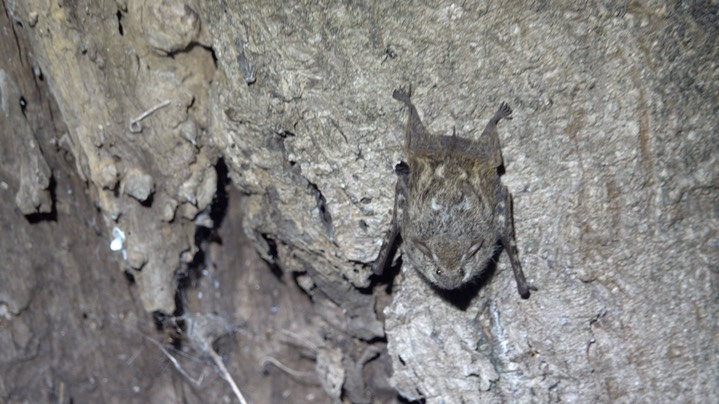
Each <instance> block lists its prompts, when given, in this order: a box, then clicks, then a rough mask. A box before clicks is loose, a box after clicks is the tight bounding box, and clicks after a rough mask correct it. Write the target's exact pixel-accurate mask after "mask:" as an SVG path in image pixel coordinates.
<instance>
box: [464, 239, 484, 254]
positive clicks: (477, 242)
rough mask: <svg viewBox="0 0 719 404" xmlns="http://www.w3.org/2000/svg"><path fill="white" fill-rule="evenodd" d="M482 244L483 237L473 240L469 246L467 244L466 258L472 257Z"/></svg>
mask: <svg viewBox="0 0 719 404" xmlns="http://www.w3.org/2000/svg"><path fill="white" fill-rule="evenodd" d="M483 244H484V239H481V240H475V241H474V242H473V243H472V245H471V246H469V250H467V258H472V256H474V254H476V253H477V251H479V250H480V249H481V248H482V245H483Z"/></svg>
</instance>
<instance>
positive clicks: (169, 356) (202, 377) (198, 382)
mask: <svg viewBox="0 0 719 404" xmlns="http://www.w3.org/2000/svg"><path fill="white" fill-rule="evenodd" d="M143 337H145V339H147V340H148V341H150V342H152V343H153V344H155V346H157V347H158V348H159V349H160V351H162V353H163V354H165V356H166V357H167V359H169V360H170V362H172V365H173V366H174V367H175V369H176V370H177V371H178V372H180V374H181V375H182V376H183V377H184V378H185V379H187V380H189V381H190V382H192V384H194V385H195V386H196V387H199V386H200V385H201V384H202V381H203V380H205V376H207V374H206V369H203V370H202V373H201V374H200V376H199V377H198V378H197V379H194V378H192V377H191V376H190V375H189V374H188V373H187V372H185V369H183V368H182V365H180V362H178V361H177V359H176V358H175V357H174V356H173V355H172V354H171V353H170V352H168V351H167V349H166V348H165V347H164V346H162V344H161V343H159V342H157V341H155V340H154V339H152V338H150V337H148V336H147V335H143Z"/></svg>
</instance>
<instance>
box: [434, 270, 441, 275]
mask: <svg viewBox="0 0 719 404" xmlns="http://www.w3.org/2000/svg"><path fill="white" fill-rule="evenodd" d="M434 273H436V274H437V276H442V269H441V268H437V269H435V270H434Z"/></svg>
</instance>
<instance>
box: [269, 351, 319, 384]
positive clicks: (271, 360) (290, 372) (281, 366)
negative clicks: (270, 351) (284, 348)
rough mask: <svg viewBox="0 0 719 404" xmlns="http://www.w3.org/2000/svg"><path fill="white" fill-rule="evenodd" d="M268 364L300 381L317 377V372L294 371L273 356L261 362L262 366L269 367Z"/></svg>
mask: <svg viewBox="0 0 719 404" xmlns="http://www.w3.org/2000/svg"><path fill="white" fill-rule="evenodd" d="M268 363H271V364H273V365H274V366H276V367H277V368H278V369H280V370H281V371H283V372H285V373H287V374H288V375H290V376H292V377H294V378H296V379H298V380H301V381H306V379H307V378H313V377H314V376H316V374H315V372H300V371H297V370H294V369H292V368H290V367H289V366H286V365H285V364H284V363H282V362H280V361H278V360H277V359H275V358H273V357H271V356H265V357H264V358H262V361H261V362H260V366H262V367H265V366H267V364H268Z"/></svg>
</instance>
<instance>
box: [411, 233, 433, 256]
mask: <svg viewBox="0 0 719 404" xmlns="http://www.w3.org/2000/svg"><path fill="white" fill-rule="evenodd" d="M412 242H413V243H414V245H416V246H417V248H419V250H420V251H422V254H424V255H426V256H427V258H429V259H432V249H431V248H429V246H428V245H427V243H425V242H424V241H422V240H420V239H418V238H413V239H412Z"/></svg>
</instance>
